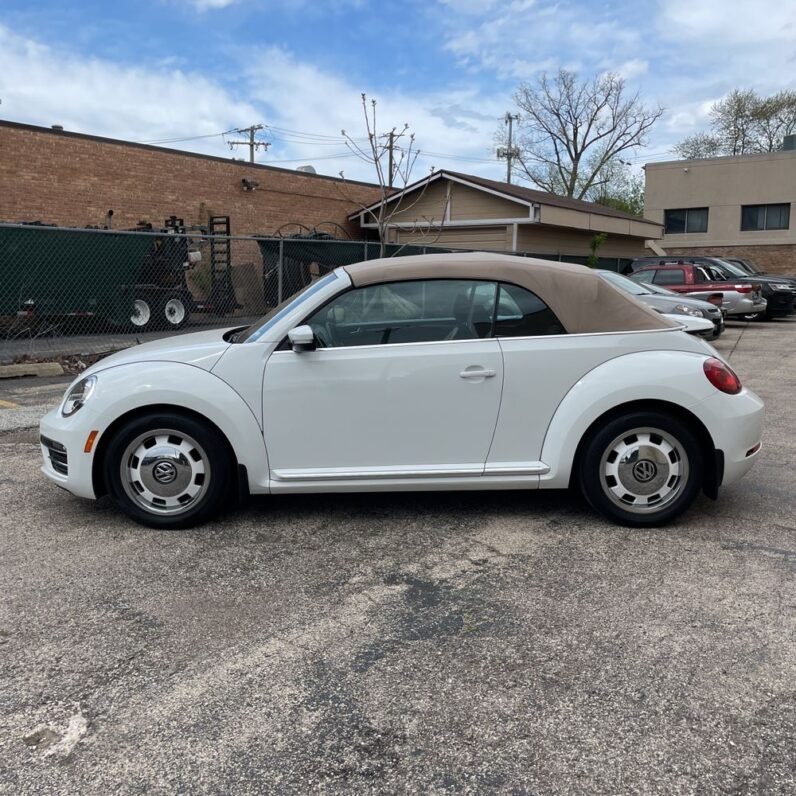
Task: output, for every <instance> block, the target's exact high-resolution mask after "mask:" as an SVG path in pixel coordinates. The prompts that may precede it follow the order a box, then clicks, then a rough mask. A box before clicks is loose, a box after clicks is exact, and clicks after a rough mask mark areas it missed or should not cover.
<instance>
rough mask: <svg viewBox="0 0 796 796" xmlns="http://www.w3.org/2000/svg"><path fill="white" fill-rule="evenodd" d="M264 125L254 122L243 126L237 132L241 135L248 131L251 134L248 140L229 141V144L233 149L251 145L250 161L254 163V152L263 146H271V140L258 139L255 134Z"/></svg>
mask: <svg viewBox="0 0 796 796" xmlns="http://www.w3.org/2000/svg"><path fill="white" fill-rule="evenodd" d="M262 129H263V126H262V125H261V124H253V125H252V126H251V127H241V128H239V129H237V130H235V132H236V133H240V134H241V135H245V134H246V133H248V134H249V140H248V141H227V143H228V144H229V148H230V149H233V148H234V147H236V146H247V147H249V163H254V153H255V151H256V150H258V149H260V147H262V148H263V149H268V147H269V146H271V144H270V142H269V141H257V140H256V139H255V138H254V134H255V133H256V132H257V131H258V130H262Z"/></svg>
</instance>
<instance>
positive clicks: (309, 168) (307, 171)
mask: <svg viewBox="0 0 796 796" xmlns="http://www.w3.org/2000/svg"><path fill="white" fill-rule="evenodd" d="M296 171H303V172H304V173H305V174H317V173H318V172H317V171H315V166H299V167H298V168H297V169H296Z"/></svg>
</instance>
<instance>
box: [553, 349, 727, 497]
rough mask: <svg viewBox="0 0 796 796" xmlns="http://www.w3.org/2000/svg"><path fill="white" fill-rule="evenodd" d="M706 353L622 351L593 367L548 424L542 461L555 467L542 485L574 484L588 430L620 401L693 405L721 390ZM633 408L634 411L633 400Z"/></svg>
mask: <svg viewBox="0 0 796 796" xmlns="http://www.w3.org/2000/svg"><path fill="white" fill-rule="evenodd" d="M705 358H706V355H705V354H697V353H690V352H685V351H645V352H638V353H633V354H626V355H624V356H621V357H617V358H616V359H612V360H610V361H608V362H605V363H603V364H602V365H598V366H597V367H596V368H594V369H593V370H591V371H589V372H588V373H587V374H586V375H584V376H583V377H582V378H581V379H580V380H579V381H578V382H576V383H575V385H574V386H573V387H572V388H571V389H570V391H569V392H568V393H567V394H566V396H565V397H564V398H563V400H562V401H561V403H560V404H559V405H558V407H557V409H556V411H555V413H554V415H553V418H552V420H551V421H550V424H549V426H548V428H547V432H546V434H545V438H544V443H543V445H542V461H543V462H544V463H545V464H546V465H547V466H548V467H549V468H550V471H549V472H548V473H546V474H545V475H542V476H541V477H540V481H539V485H540V487H543V488H551V489H565V488H567V487H568V486H569V480H570V475H571V473H572V467H573V464H574V461H575V455H576V453H577V450H578V445H579V444H580V441H581V439H583V436H584V434H585V433H586V432H587V431H588V429H589V427H590V426H591V425H592V424H593V423H594V422H595V421H596V420H598V419H599V418H600V417H602V416H603V415H605V414H607V413H609V412H611V411H612V410H616V408H617V407H621V406H624V405H630V404H633V403H634V402H640V401H657V402H666V403H670V404H674V405H675V406H677V407H680V408H682V409H686V410H688V409H690V407H693V406H695V405H696V404H698V403H699V402H700V401H702V400H704V399H705V398H707V397H708V396H710V395H711V394H713V393H715V388H714V387H713V386H712V385H711V384H710V382H709V381H708V380H707V379H706V378H705V374H704V371H703V368H702V363H703V362H704V360H705ZM628 410H629V411H632V409H631V407H630V406H628Z"/></svg>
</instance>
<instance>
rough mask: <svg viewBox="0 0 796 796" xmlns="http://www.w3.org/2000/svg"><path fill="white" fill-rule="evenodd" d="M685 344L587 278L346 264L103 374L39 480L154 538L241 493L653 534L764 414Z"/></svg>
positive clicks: (464, 262) (64, 406) (54, 433)
mask: <svg viewBox="0 0 796 796" xmlns="http://www.w3.org/2000/svg"><path fill="white" fill-rule="evenodd" d="M682 329H683V327H682V326H678V325H677V324H676V323H673V322H672V321H671V320H669V319H667V318H665V317H664V316H662V315H660V314H659V313H657V312H654V311H653V310H652V309H650V308H649V307H647V306H645V305H644V304H642V303H640V302H639V301H637V300H636V299H635V298H633V297H632V296H630V295H628V294H626V293H624V292H622V291H620V290H618V289H616V288H615V287H613V286H612V285H611V284H609V283H608V282H607V281H605V280H603V279H601V278H600V277H599V276H598V275H597V274H596V273H594V272H593V271H591V270H589V269H588V268H585V267H582V266H578V265H568V264H560V263H551V262H547V261H543V260H532V259H525V258H520V257H508V256H501V255H492V254H464V253H462V254H450V255H441V254H435V255H427V256H422V257H403V258H397V259H393V260H375V261H369V262H365V263H359V264H356V265H351V266H345V267H343V268H338V269H337V270H336V271H334V272H332V273H330V274H327V275H326V276H324V277H322V278H321V279H320V280H318V281H316V282H314V283H312V284H311V285H309V286H308V287H307V288H306V289H305V290H304V291H303V292H301V293H300V294H298V295H297V296H295V297H294V298H292V299H290V300H289V301H288V302H287V303H286V304H284V305H283V306H281V307H278V308H276V309H274V310H272V311H271V312H270V313H269V314H268V315H266V316H265V318H263V319H262V321H260V322H258V323H255V324H254V325H252V326H250V327H248V328H245V329H238V330H234V329H232V330H226V331H224V330H218V331H205V332H200V333H196V334H189V335H184V336H178V337H171V338H168V339H165V340H160V341H157V342H154V343H149V344H146V345H140V346H136V347H134V348H131V349H128V350H126V351H123V352H120V353H118V354H115V355H114V356H111V357H108V358H107V359H104V360H102V361H100V362H98V363H97V364H96V365H94V366H93V367H92V368H90V369H89V370H88V371H86V372H85V374H84V375H82V376H80V378H78V379H77V380H76V381H75V382H74V384H72V385H71V386H70V387H69V389H68V390H67V392H66V395H65V397H64V400H63V402H62V403H61V405H60V406H59V407H58V408H57V409H55V410H53V411H52V412H50V413H49V414H48V415H47V416H46V417H44V418H43V420H42V422H41V444H42V453H43V456H44V466H43V472H44V473H45V475H47V476H48V477H49V478H50V479H51V480H52V481H54V482H55V483H56V484H58V485H59V486H62V487H64V488H66V489H68V490H69V491H70V492H72V493H73V494H75V495H79V496H81V497H85V498H95V497H97V496H99V495H101V494H104V493H109V494H110V496H111V497H112V498H113V500H114V501H115V502H116V503H117V504H118V505H119V506H120V507H121V508H122V509H123V510H124V511H126V512H127V513H128V514H129V515H131V516H132V517H134V518H135V519H136V520H138V521H140V522H143V523H145V524H147V525H150V526H154V527H160V528H170V527H186V526H191V525H194V524H197V523H199V522H201V521H203V520H205V519H207V518H208V517H210V516H212V515H213V514H214V513H215V512H217V511H218V510H219V509H220V508H221V507H222V506H223V505H224V504H225V503H226V502H228V501H231V500H232V499H233V498H234V497H235V496H236V495H237V494H240V493H245V492H250V493H257V494H268V493H270V494H275V493H307V492H358V491H390V490H402V491H411V490H453V489H475V490H478V489H526V490H533V489H538V488H546V489H548V488H553V489H555V488H567V487H569V486H576V487H579V488H580V489H582V491H583V493H584V494H585V496H586V498H587V499H588V501H589V502H590V503H591V505H592V506H593V507H594V508H595V509H597V510H598V511H600V512H601V513H602V514H604V515H606V516H607V517H609V518H611V519H613V520H615V521H617V522H620V523H625V524H629V525H654V524H659V523H663V522H665V521H667V520H670V519H672V518H673V517H675V516H677V515H678V514H680V512H682V511H683V510H684V509H686V507H687V506H688V505H689V504H690V503H691V502H692V501H693V499H694V498H695V497H696V495H697V494H698V492H699V491H700V490H704V491H705V492H707V494H709V495H710V496H712V497H716V495H717V492H718V488H719V486H720V485H721V484H722V483H724V484H728V483H732V482H734V481H736V480H738V479H739V478H740V477H741V476H742V475H744V473H746V472H747V471H748V470H749V468H750V467H751V466H752V463H753V461H754V459H755V457H756V455H757V453H758V451H759V450H760V438H761V425H762V419H763V404H762V402H761V401H760V399H759V398H758V397H757V396H756V395H755V394H754V393H752V392H750V391H749V390H747V389H745V388H743V387H742V386H741V383H740V381H739V380H738V377H737V376H736V375H735V373H733V371H732V370H731V369H730V367H729V365H727V363H726V362H725V361H724V360H723V359H722V358H721V357H720V356H719V355H718V354H717V352H716V351H715V350H714V349H713V348H711V347H710V346H709V345H708V344H707V343H706V342H704V341H703V340H701V339H699V338H696V337H694V336H693V335H689V334H686V333H685V332H684V331H683V330H682Z"/></svg>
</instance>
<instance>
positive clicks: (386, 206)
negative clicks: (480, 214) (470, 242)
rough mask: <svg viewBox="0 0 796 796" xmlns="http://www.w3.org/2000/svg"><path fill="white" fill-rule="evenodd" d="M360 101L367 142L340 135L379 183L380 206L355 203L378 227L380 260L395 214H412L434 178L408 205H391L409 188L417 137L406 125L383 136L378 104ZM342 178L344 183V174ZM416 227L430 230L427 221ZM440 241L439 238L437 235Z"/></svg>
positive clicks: (400, 201) (403, 199) (402, 201)
mask: <svg viewBox="0 0 796 796" xmlns="http://www.w3.org/2000/svg"><path fill="white" fill-rule="evenodd" d="M361 98H362V112H363V116H364V118H365V131H366V133H367V138H366V139H364V140H363V139H357V138H354V137H353V136H351V135H349V134H348V133H347V132H346V131H345V130H341V133H342V135H343V138H345V143H346V146H347V147H348V149H349V150H350V151H351V152H352V153H353V154H354V155H356V156H357V157H358V158H359V159H360V160H363V161H364V162H365V163H369V164H371V165H372V166H373V169H374V173H375V176H376V183H377V184H378V186H379V194H380V197H379V198H380V201H379V204H378V206H377V207H375V208H373V206H372V205H364V204H362V202H356V204H358V205H359V207H360V208H361V209H362V210H363V212H365V213H367V215H368V216H369V217H370V218H372V219H373V223H375V224H376V227H377V229H378V232H379V243H380V246H379V256H380V257H384V256H385V254H386V252H387V243H388V242H389V230H390V228H391V226H392V223H393V219H394V218H395V216H396V214H398V213H401V214H405V213H406V212H407V211H408V210H411V208H412V207H414V206H415V205H416V204H417V203H418V202H419V201H420V200H421V199H422V198H423V196H424V194H425V191H426V188H427V187H428V184H429V181H430V178H431V175H429V178H428V179H426V180H425V182H424V183H422V185H419V186H418V187H419V188H420V191H419V193H418V195H417V196H415V197H414V198H413V199H412V200H410V201H409V202H407V201H406V197H405V195H404V196H401V197H399V198H397V199H394V200H392V201H389V200H390V197H392V196H393V195H394V194H395V193H396V191H397V190H398V191H400V190H402V189H403V188H405V187H406V186H407V185H408V184H409V182H410V179H411V175H412V171H413V169H414V166H415V163H416V162H417V158H418V156H419V155H420V150H419V149H418V148H417V147H416V145H415V135H414V133H412V132H410V130H409V125H408V124H404V126H403V127H402V128H401V129H400V130H399V129H398V128H397V127H393V128H392V129H391V130H390V131H389V132H388V133H383V134H381V135H380V134H379V133H378V132H377V130H378V127H377V118H376V104H377V103H376V100H375V99H368V97H367V95H366V94H364V93H363V94H362V95H361ZM432 173H433V169H432ZM340 177H341V178H343V179H345V175H344V174H343V172H342V171H341V172H340ZM348 198H350V197H348ZM444 215H445V211H444V210H443V215H442V218H441V219H440V224H439V231H440V232H441V229H442V224H443V223H444ZM414 227H416V228H417V230H418V231H420V232H421V233H422V231H423V230H427V229H429V230H430V229H431V226H430V225H429V220H427V219H425V220H423V221H415V222H414V225H413V228H414ZM438 237H439V235H437V238H438Z"/></svg>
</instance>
